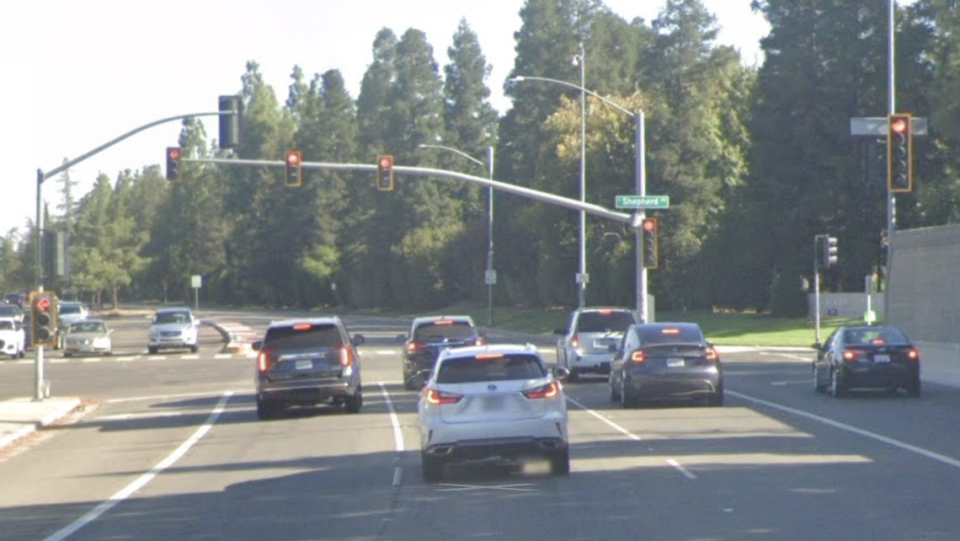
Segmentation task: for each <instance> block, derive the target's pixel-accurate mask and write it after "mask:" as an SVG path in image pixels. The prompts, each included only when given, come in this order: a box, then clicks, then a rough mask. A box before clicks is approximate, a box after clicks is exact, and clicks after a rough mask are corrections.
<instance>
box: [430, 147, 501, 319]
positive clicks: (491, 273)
mask: <svg viewBox="0 0 960 541" xmlns="http://www.w3.org/2000/svg"><path fill="white" fill-rule="evenodd" d="M420 148H437V149H440V150H447V151H449V152H453V153H454V154H458V155H460V156H462V157H464V158H466V159H468V160H470V161H472V162H473V163H475V164H477V165H479V166H480V167H483V166H484V165H486V166H487V176H488V178H489V179H490V180H493V147H492V146H488V147H487V163H486V164H484V163H483V162H482V161H480V160H478V159H476V158H474V157H473V156H471V155H469V154H467V153H466V152H463V151H461V150H457V149H455V148H453V147H447V146H443V145H426V144H422V145H420ZM483 281H484V282H485V283H486V284H487V326H488V327H493V286H494V285H495V284H496V283H497V274H496V271H495V270H493V186H490V187H489V188H487V271H486V273H484V277H483Z"/></svg>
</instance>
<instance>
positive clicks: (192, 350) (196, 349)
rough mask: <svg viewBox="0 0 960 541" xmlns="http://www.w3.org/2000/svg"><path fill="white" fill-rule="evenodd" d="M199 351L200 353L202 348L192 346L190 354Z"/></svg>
mask: <svg viewBox="0 0 960 541" xmlns="http://www.w3.org/2000/svg"><path fill="white" fill-rule="evenodd" d="M198 351H200V346H196V345H194V346H190V353H196V352H198Z"/></svg>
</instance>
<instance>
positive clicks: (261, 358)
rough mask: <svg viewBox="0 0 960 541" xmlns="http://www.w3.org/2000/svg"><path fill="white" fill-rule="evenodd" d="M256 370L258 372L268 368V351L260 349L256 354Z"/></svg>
mask: <svg viewBox="0 0 960 541" xmlns="http://www.w3.org/2000/svg"><path fill="white" fill-rule="evenodd" d="M257 370H259V371H260V372H266V371H267V370H270V352H268V351H265V350H261V351H260V354H259V355H257Z"/></svg>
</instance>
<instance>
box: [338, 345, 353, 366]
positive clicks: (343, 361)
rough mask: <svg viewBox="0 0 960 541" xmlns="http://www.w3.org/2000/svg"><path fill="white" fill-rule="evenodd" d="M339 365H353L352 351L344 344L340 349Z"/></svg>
mask: <svg viewBox="0 0 960 541" xmlns="http://www.w3.org/2000/svg"><path fill="white" fill-rule="evenodd" d="M340 365H341V366H352V365H353V351H351V349H350V348H348V347H346V346H344V347H343V348H341V349H340Z"/></svg>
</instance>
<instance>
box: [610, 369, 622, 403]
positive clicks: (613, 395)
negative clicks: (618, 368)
mask: <svg viewBox="0 0 960 541" xmlns="http://www.w3.org/2000/svg"><path fill="white" fill-rule="evenodd" d="M609 384H610V401H611V402H617V401H619V400H620V393H619V392H618V391H617V384H616V383H614V381H613V376H612V375H611V376H610V380H609Z"/></svg>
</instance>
